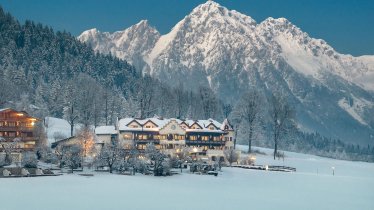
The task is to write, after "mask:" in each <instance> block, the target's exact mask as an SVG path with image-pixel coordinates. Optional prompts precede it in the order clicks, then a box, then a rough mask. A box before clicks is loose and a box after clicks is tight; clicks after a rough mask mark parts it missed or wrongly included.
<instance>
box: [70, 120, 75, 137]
mask: <svg viewBox="0 0 374 210" xmlns="http://www.w3.org/2000/svg"><path fill="white" fill-rule="evenodd" d="M73 130H74V123H73V122H71V124H70V136H73Z"/></svg>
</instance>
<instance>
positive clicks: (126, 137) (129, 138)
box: [123, 133, 132, 140]
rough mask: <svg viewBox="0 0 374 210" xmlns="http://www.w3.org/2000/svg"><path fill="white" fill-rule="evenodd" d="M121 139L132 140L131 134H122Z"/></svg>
mask: <svg viewBox="0 0 374 210" xmlns="http://www.w3.org/2000/svg"><path fill="white" fill-rule="evenodd" d="M123 139H126V140H131V139H132V134H131V133H125V134H123Z"/></svg>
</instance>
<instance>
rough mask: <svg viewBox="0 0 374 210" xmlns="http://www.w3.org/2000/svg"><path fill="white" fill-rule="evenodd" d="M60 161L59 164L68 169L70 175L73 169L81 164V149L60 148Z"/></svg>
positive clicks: (75, 146) (73, 147) (73, 146)
mask: <svg viewBox="0 0 374 210" xmlns="http://www.w3.org/2000/svg"><path fill="white" fill-rule="evenodd" d="M62 147H63V148H64V149H63V150H62V151H63V153H62V159H61V162H62V164H63V165H64V166H67V167H68V168H70V170H71V173H73V172H74V169H76V168H78V167H79V166H80V165H81V163H82V158H81V153H82V148H81V147H80V146H79V145H69V146H62Z"/></svg>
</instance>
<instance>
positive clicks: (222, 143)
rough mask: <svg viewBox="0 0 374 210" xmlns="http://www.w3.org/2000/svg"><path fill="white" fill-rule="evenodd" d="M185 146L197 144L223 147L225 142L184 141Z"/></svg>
mask: <svg viewBox="0 0 374 210" xmlns="http://www.w3.org/2000/svg"><path fill="white" fill-rule="evenodd" d="M186 144H192V145H194V144H199V145H212V146H221V145H225V141H201V140H186Z"/></svg>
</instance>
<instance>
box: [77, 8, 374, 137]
mask: <svg viewBox="0 0 374 210" xmlns="http://www.w3.org/2000/svg"><path fill="white" fill-rule="evenodd" d="M149 27H150V28H153V27H151V26H149ZM130 28H131V27H130ZM153 29H154V28H153ZM126 30H128V29H126ZM154 30H156V29H154ZM149 31H151V30H147V31H146V33H145V35H144V37H145V38H144V41H142V43H147V41H146V40H152V42H149V44H148V45H147V46H145V47H144V49H146V50H143V53H133V52H132V51H131V50H127V49H126V50H124V51H121V53H125V54H126V53H127V54H128V55H126V56H127V58H131V59H133V60H130V61H129V62H130V63H131V62H134V61H136V62H137V63H139V65H138V66H137V68H138V69H141V70H142V71H143V73H148V74H151V75H152V76H153V77H156V78H159V79H161V80H162V81H164V82H166V83H170V84H174V85H176V84H177V83H183V84H185V85H186V87H190V88H191V89H194V88H195V87H198V86H204V85H205V86H210V87H211V88H212V89H213V90H214V91H215V92H216V93H217V94H218V95H219V96H220V98H222V99H223V100H226V101H229V102H231V103H235V101H236V100H237V99H238V98H239V97H240V96H241V94H242V93H244V92H245V91H246V90H248V88H251V87H255V88H258V89H260V90H263V91H264V92H266V93H268V94H270V93H272V92H274V91H282V92H284V93H286V94H287V95H288V96H289V98H290V101H291V102H292V103H294V104H295V105H296V106H297V107H298V112H297V113H298V119H299V121H300V127H302V128H304V129H305V130H308V131H311V132H313V131H319V132H321V133H322V134H324V135H327V136H330V137H334V138H341V139H344V140H347V141H353V140H352V139H353V138H355V135H356V134H357V133H358V135H359V138H360V140H357V141H361V143H363V142H365V143H368V142H369V143H373V141H374V139H373V133H374V132H373V127H374V120H372V117H373V114H371V113H373V111H374V99H373V97H374V95H373V91H374V85H373V84H374V68H373V66H374V56H363V57H353V56H351V55H344V54H339V53H337V52H336V51H335V50H334V49H333V48H332V47H331V46H329V45H328V44H327V43H326V42H325V41H324V40H322V39H314V38H311V37H310V36H309V35H308V34H307V33H305V32H303V31H302V30H301V29H300V28H298V27H297V26H295V25H293V24H292V23H291V22H290V21H288V20H287V19H285V18H277V19H274V18H268V19H266V20H264V21H262V22H261V23H259V24H257V23H256V21H255V20H253V19H252V18H251V17H249V16H247V15H244V14H241V13H239V12H237V11H235V10H228V9H227V8H225V7H223V6H221V5H219V4H218V3H216V2H213V1H208V2H206V3H204V4H201V5H199V6H197V7H196V8H195V9H193V10H192V12H191V13H190V14H189V15H187V16H185V17H184V18H183V19H182V20H181V21H179V22H178V23H177V24H176V25H175V26H174V27H173V29H172V30H171V31H170V32H169V33H167V34H164V35H160V33H156V32H154V33H150V32H149ZM156 31H157V30H156ZM97 37H98V38H92V39H93V40H94V41H96V40H99V41H100V36H99V35H98V36H97ZM138 38H139V39H142V38H143V36H142V35H139V37H138ZM78 39H79V40H81V41H83V42H87V41H85V40H88V39H86V37H85V36H84V35H81V36H79V37H78ZM128 40H132V39H128ZM90 41H92V40H90ZM99 41H97V42H96V43H100V42H99ZM132 44H133V46H137V42H134V43H132ZM110 45H111V43H110V42H107V43H104V44H103V45H100V44H98V45H96V46H93V47H94V49H95V48H97V47H99V48H100V47H104V48H105V47H107V46H110ZM109 48H110V47H109ZM109 48H108V49H109ZM130 49H132V48H130ZM97 51H99V52H102V53H106V52H105V51H100V50H97ZM108 51H109V50H108ZM114 55H116V54H114ZM116 56H117V57H121V56H118V55H116ZM123 58H125V57H123ZM351 131H352V132H351ZM354 141H356V140H354Z"/></svg>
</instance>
